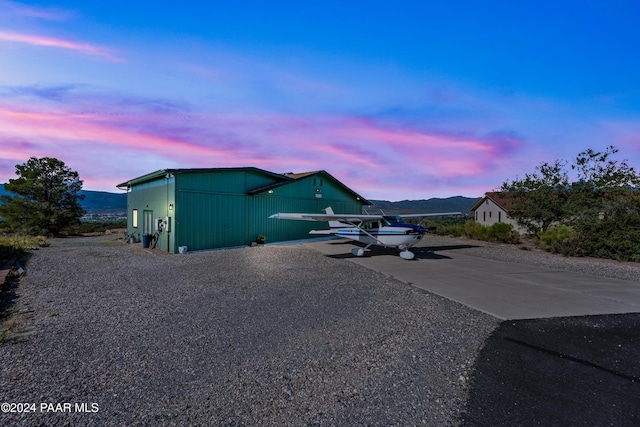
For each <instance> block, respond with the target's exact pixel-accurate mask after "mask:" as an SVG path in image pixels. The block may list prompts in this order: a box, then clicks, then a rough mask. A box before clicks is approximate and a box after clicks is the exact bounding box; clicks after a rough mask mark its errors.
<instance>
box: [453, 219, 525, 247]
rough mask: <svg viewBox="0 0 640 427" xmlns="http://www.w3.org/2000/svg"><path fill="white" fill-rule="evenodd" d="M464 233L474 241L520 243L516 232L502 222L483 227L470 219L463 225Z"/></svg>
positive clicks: (509, 225)
mask: <svg viewBox="0 0 640 427" xmlns="http://www.w3.org/2000/svg"><path fill="white" fill-rule="evenodd" d="M464 233H465V235H466V236H467V237H469V238H471V239H475V240H486V241H488V242H500V243H510V244H515V243H520V235H519V234H518V232H517V231H515V230H514V229H513V226H512V225H511V224H506V223H504V222H498V223H495V224H493V225H490V226H485V225H482V224H479V223H477V222H476V221H474V220H472V219H471V220H469V221H467V222H466V223H465V224H464Z"/></svg>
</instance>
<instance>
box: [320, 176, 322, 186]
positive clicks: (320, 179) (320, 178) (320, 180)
mask: <svg viewBox="0 0 640 427" xmlns="http://www.w3.org/2000/svg"><path fill="white" fill-rule="evenodd" d="M320 187H322V178H320Z"/></svg>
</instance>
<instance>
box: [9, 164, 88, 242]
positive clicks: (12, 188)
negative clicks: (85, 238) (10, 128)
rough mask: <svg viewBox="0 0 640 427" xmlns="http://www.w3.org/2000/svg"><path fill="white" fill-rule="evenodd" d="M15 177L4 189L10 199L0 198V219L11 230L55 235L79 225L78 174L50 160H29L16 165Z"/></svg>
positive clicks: (81, 197) (80, 209)
mask: <svg viewBox="0 0 640 427" xmlns="http://www.w3.org/2000/svg"><path fill="white" fill-rule="evenodd" d="M16 175H18V176H19V177H18V178H16V179H10V180H9V183H8V184H6V185H5V189H6V190H7V191H9V192H11V193H13V195H5V196H2V197H1V200H2V204H1V205H0V216H3V217H4V219H5V222H6V224H7V225H8V226H9V227H10V228H11V229H13V230H17V231H21V232H24V233H28V234H45V235H56V234H58V233H60V232H61V231H62V230H64V229H65V228H66V227H68V226H70V225H75V224H77V223H79V221H80V217H81V216H82V215H83V214H84V210H83V209H82V207H81V206H80V200H82V199H83V198H84V196H82V195H79V194H78V192H79V191H80V190H81V189H82V180H80V179H79V176H78V172H75V171H72V170H71V169H70V168H68V167H67V166H66V165H65V164H64V162H62V161H60V160H58V159H55V158H52V157H43V158H40V159H38V158H36V157H31V158H30V159H29V160H28V161H27V162H26V163H23V164H19V165H16Z"/></svg>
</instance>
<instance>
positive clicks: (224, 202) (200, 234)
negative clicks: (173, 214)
mask: <svg viewBox="0 0 640 427" xmlns="http://www.w3.org/2000/svg"><path fill="white" fill-rule="evenodd" d="M179 215H180V219H179V221H180V222H179V226H180V231H179V233H180V235H179V236H177V238H178V245H179V246H188V247H189V251H191V250H202V249H212V248H225V247H231V246H241V245H247V244H248V243H249V240H248V239H247V230H246V229H247V225H246V200H245V196H244V195H234V194H219V193H205V192H195V191H181V192H180V213H179ZM177 225H178V224H177Z"/></svg>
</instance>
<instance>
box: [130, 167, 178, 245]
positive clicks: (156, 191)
mask: <svg viewBox="0 0 640 427" xmlns="http://www.w3.org/2000/svg"><path fill="white" fill-rule="evenodd" d="M174 187H175V181H174V178H161V179H157V180H154V181H150V182H145V183H143V184H140V185H136V186H133V187H132V188H131V190H130V191H129V193H128V194H127V211H128V215H127V217H128V220H127V222H128V224H127V227H128V229H129V231H133V230H136V231H137V232H138V238H139V239H141V238H142V234H143V233H144V232H145V231H148V230H151V231H152V232H155V221H156V219H157V218H163V219H164V218H166V217H172V220H171V221H172V226H173V212H172V211H170V209H169V205H170V204H171V205H173V206H175V200H174V197H173V194H174ZM134 209H136V210H137V211H138V227H137V228H134V227H133V223H132V221H133V218H132V217H133V215H132V214H131V213H132V212H133V210H134ZM145 212H151V224H147V223H146V222H147V220H148V217H147V215H145ZM163 234H164V236H161V238H160V239H158V243H157V245H156V248H157V249H162V250H165V251H166V250H168V251H169V252H174V251H173V250H171V248H169V245H171V246H174V245H172V242H171V235H170V236H169V239H167V235H166V233H163Z"/></svg>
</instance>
